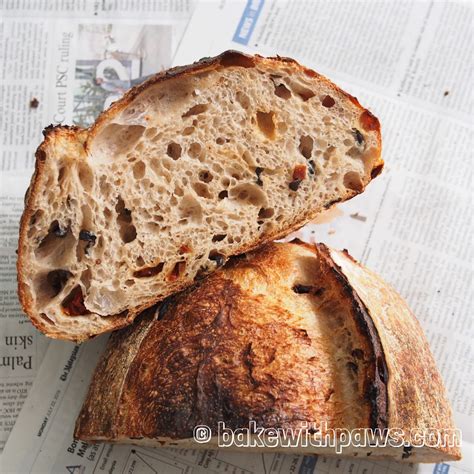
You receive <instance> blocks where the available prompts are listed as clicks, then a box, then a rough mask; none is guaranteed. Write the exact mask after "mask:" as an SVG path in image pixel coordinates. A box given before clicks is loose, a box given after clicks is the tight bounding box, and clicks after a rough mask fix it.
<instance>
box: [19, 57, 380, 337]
mask: <svg viewBox="0 0 474 474" xmlns="http://www.w3.org/2000/svg"><path fill="white" fill-rule="evenodd" d="M282 62H284V63H288V64H289V65H291V67H294V68H296V69H297V70H301V71H303V72H304V73H305V74H307V75H308V76H311V77H318V78H320V79H321V80H322V81H324V82H326V83H327V84H328V86H329V87H330V88H332V89H333V90H334V91H337V92H339V93H341V94H343V95H344V96H346V97H347V98H348V99H349V100H351V102H352V103H354V104H355V105H356V106H357V107H359V108H360V110H361V116H362V115H363V114H367V116H370V117H371V118H372V120H371V122H370V123H371V130H376V132H377V140H378V144H379V147H378V150H377V154H378V156H377V160H376V161H375V162H374V164H373V169H372V177H375V176H377V174H379V173H380V171H381V170H382V167H383V160H382V159H381V157H380V151H381V135H380V124H379V122H378V120H377V119H376V118H375V117H373V115H372V114H370V112H369V111H368V110H366V109H364V108H363V107H362V106H361V105H360V104H359V102H358V101H357V99H356V98H355V97H352V96H351V95H350V94H347V93H346V92H344V91H342V90H341V89H339V88H338V87H337V86H336V85H334V84H333V83H331V82H330V81H329V80H328V79H327V78H325V77H324V76H321V75H320V74H318V73H316V72H315V71H312V70H311V69H308V68H305V67H304V66H302V65H300V64H299V63H298V62H296V61H295V60H293V59H291V58H284V57H279V56H277V57H274V58H265V57H262V56H259V55H256V56H249V55H246V54H243V53H240V52H238V51H225V52H224V53H222V54H220V55H219V56H216V57H213V58H203V59H201V60H200V61H197V62H195V63H194V64H191V65H187V66H179V67H175V68H172V69H169V70H167V71H164V72H162V73H159V74H156V75H155V76H153V77H151V78H150V79H148V80H147V81H145V82H144V83H143V84H140V85H139V86H136V87H134V88H132V89H130V90H129V91H128V92H127V93H126V94H125V95H124V96H123V97H122V98H121V99H120V100H118V101H117V102H115V103H114V104H113V105H112V106H111V107H110V108H109V109H108V110H106V111H104V112H103V113H102V114H101V115H100V116H99V117H98V119H97V120H96V122H95V123H94V124H93V125H92V126H91V128H89V129H85V130H84V129H79V128H77V127H69V126H49V127H47V128H46V129H45V131H44V132H43V133H44V135H45V138H44V141H43V143H41V145H40V146H39V147H38V149H37V151H36V165H35V172H34V174H33V177H32V180H31V184H30V187H29V191H28V192H27V195H26V196H25V210H24V212H23V215H22V218H21V222H20V232H19V244H18V261H17V273H18V294H19V299H20V303H21V306H22V308H23V310H24V311H25V313H26V314H27V315H28V316H29V317H30V319H31V321H32V322H33V324H34V325H35V326H36V327H37V328H38V329H39V330H41V331H42V332H44V333H45V334H46V335H47V336H49V337H52V338H59V339H69V340H72V341H75V342H82V341H85V340H87V339H89V338H90V337H93V336H95V335H97V334H99V333H102V332H107V331H112V330H115V329H119V328H121V327H124V326H126V325H128V324H130V323H131V322H132V321H133V320H134V319H135V317H136V316H137V315H138V314H140V312H141V311H143V310H144V309H146V308H148V307H150V306H152V305H153V304H155V303H157V302H158V301H159V300H160V299H162V298H161V297H156V298H154V299H150V300H149V301H147V302H146V303H144V304H142V305H140V306H137V307H134V308H129V309H128V313H127V315H126V317H124V316H123V315H109V316H107V317H104V320H103V322H102V323H101V324H103V327H101V328H100V330H99V329H97V328H93V329H91V330H90V331H89V332H87V331H86V330H84V331H83V332H81V334H79V335H78V334H70V333H69V332H67V331H65V330H62V329H61V328H58V327H55V326H54V324H52V322H51V321H48V318H47V317H42V316H41V315H40V314H37V313H36V312H35V310H34V308H33V298H32V295H31V294H30V292H29V290H28V288H27V287H26V285H25V284H24V278H23V274H24V269H25V268H26V267H27V266H28V261H27V260H26V253H27V252H26V251H24V248H25V245H26V242H27V236H26V234H27V229H28V223H29V220H30V218H31V216H32V212H33V207H34V202H35V197H36V195H37V194H38V193H39V192H41V186H40V182H41V178H42V171H43V167H44V161H45V156H46V150H47V149H48V147H49V146H50V145H51V143H52V142H53V141H54V140H59V139H62V138H65V139H66V140H70V141H75V142H79V143H82V146H83V147H84V150H86V151H87V149H88V148H89V144H90V143H91V140H93V138H94V136H95V135H96V134H97V133H98V131H99V130H100V128H101V127H102V126H103V125H104V124H105V123H106V122H107V121H108V120H110V119H112V118H113V117H115V116H116V115H117V114H119V113H120V112H121V111H122V110H123V109H124V108H125V107H127V106H128V105H129V104H130V103H131V102H132V101H133V100H134V99H135V98H137V97H138V96H139V95H140V94H141V93H143V92H144V91H146V90H147V89H148V88H149V87H150V86H153V85H154V84H157V83H160V82H163V81H171V80H174V79H177V78H182V77H184V76H187V75H193V74H198V73H203V72H206V71H212V70H216V69H219V68H226V67H233V66H237V67H255V66H256V65H258V64H268V63H282ZM363 190H364V186H362V187H361V188H360V189H357V190H348V191H347V193H346V195H345V197H344V199H341V200H347V199H350V198H352V197H353V196H355V195H357V194H359V193H360V192H363ZM338 201H340V200H338ZM338 201H335V202H338ZM335 202H333V203H329V204H328V205H327V206H326V207H329V206H330V205H332V204H334V203H335ZM316 215H317V211H315V210H314V209H307V212H306V213H305V214H304V215H301V216H300V219H299V221H296V222H294V224H293V226H292V227H291V228H287V229H284V230H280V231H273V232H269V233H267V234H266V235H264V236H263V237H261V238H258V239H256V240H255V241H253V242H249V243H248V244H247V245H245V246H242V248H241V249H240V252H242V253H243V252H247V251H250V250H253V249H255V248H258V247H259V246H261V245H263V244H265V243H268V242H271V241H273V240H276V239H279V238H282V237H285V236H286V235H288V234H289V233H291V232H293V231H295V230H297V229H299V228H300V227H302V226H303V225H305V224H306V223H307V222H308V221H310V220H312V219H314V218H315V217H316ZM188 285H189V283H187V282H177V283H175V284H174V285H173V284H170V292H169V294H172V293H175V292H177V291H181V290H182V289H184V288H186V287H187V286H188Z"/></svg>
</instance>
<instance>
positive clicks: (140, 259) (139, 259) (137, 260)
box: [135, 257, 145, 267]
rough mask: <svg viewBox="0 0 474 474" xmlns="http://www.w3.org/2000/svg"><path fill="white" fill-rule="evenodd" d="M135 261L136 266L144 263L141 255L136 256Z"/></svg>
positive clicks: (141, 265)
mask: <svg viewBox="0 0 474 474" xmlns="http://www.w3.org/2000/svg"><path fill="white" fill-rule="evenodd" d="M135 263H136V264H137V266H138V267H143V265H145V260H143V257H137V258H136V259H135Z"/></svg>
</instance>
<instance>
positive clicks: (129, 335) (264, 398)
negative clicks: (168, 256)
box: [75, 241, 460, 462]
mask: <svg viewBox="0 0 474 474" xmlns="http://www.w3.org/2000/svg"><path fill="white" fill-rule="evenodd" d="M295 247H296V248H295ZM298 247H302V248H305V249H306V250H307V251H308V252H307V253H302V252H301V251H300V250H299V249H298ZM311 255H312V257H311ZM297 260H300V261H301V262H303V261H306V262H307V263H306V264H307V265H310V263H309V262H310V261H313V262H314V264H315V263H316V262H317V261H318V260H319V262H320V267H321V269H322V272H323V274H324V280H325V281H326V282H331V281H335V282H336V287H337V288H340V292H339V293H337V292H336V293H334V294H333V297H335V298H337V299H338V300H339V301H341V304H342V305H343V307H344V308H346V310H347V311H348V312H349V313H348V314H350V315H351V317H352V318H353V319H354V321H355V322H356V325H355V326H354V327H357V328H358V332H355V333H354V332H353V333H352V336H351V337H352V338H353V340H354V341H355V342H354V343H355V344H356V346H357V347H359V350H360V351H362V352H364V353H365V354H366V356H367V357H368V360H369V361H370V362H369V363H368V364H367V366H365V368H364V367H362V366H360V367H359V370H358V371H357V374H358V377H359V383H360V385H359V386H360V387H363V389H362V390H361V391H360V393H359V396H357V395H355V394H354V398H353V399H351V402H350V404H349V405H348V406H347V407H346V408H347V409H349V410H350V409H352V410H353V411H356V410H357V409H358V408H360V407H363V410H362V412H361V413H362V414H361V415H360V416H359V417H357V418H355V419H350V418H347V417H346V418H345V417H344V416H341V413H344V405H340V404H337V403H336V404H335V405H334V406H332V405H325V401H326V402H327V400H326V399H325V398H324V397H323V398H317V396H315V393H317V392H318V390H321V387H320V386H315V385H314V382H312V381H314V380H318V378H324V373H325V371H328V370H329V371H330V372H331V371H335V370H339V369H336V368H334V367H332V366H331V365H329V366H326V365H324V366H323V369H324V370H322V371H320V372H317V371H316V372H314V371H312V364H313V360H314V357H315V356H314V354H313V353H311V352H310V351H309V349H308V347H311V345H312V344H315V343H316V342H315V341H316V340H317V338H315V337H316V336H315V334H313V333H312V332H311V331H309V330H308V329H307V328H306V329H301V328H302V327H305V326H302V321H301V320H299V319H298V318H296V313H297V312H298V311H297V307H298V306H297V304H298V303H297V302H298V298H300V297H301V296H299V295H288V293H285V294H284V287H285V285H286V286H287V285H288V282H287V280H288V278H289V276H288V275H289V273H288V272H289V271H290V270H291V271H292V272H294V268H292V267H291V265H292V264H294V263H295V262H296V261H297ZM317 271H318V270H316V265H315V270H314V272H315V273H316V272H317ZM301 276H302V274H301V275H299V277H301ZM297 281H298V279H297ZM361 285H363V288H364V290H363V291H361V290H360V288H361ZM256 287H257V288H259V290H258V291H261V292H262V293H261V298H256V297H255V291H254V289H255V288H256ZM258 291H257V293H258ZM326 291H328V288H326ZM278 295H282V297H281V299H278V298H279V296H278ZM272 298H276V299H277V301H278V303H277V305H279V306H278V307H280V308H281V309H280V310H275V307H274V306H273V304H272ZM262 301H264V304H263V305H262V304H261V303H262ZM284 308H295V315H294V317H290V316H289V315H288V313H286V312H285V309H284ZM250 311H252V312H251V313H250V315H249V312H250ZM274 311H277V312H276V313H274ZM334 311H335V312H334V314H333V317H336V314H337V311H336V310H334ZM269 314H271V315H273V316H272V317H271V318H270V320H271V321H272V322H271V325H268V324H266V326H265V331H264V332H263V333H262V334H260V329H261V327H262V324H263V323H268V321H269V316H268V315H269ZM272 318H273V319H272ZM286 322H287V323H286ZM280 324H281V326H280ZM287 324H288V325H287ZM394 329H396V330H397V333H396V334H393V332H392V331H393V330H394ZM413 331H415V333H413ZM249 341H250V343H249ZM339 342H341V341H339ZM401 343H405V344H406V346H407V347H406V348H405V350H404V351H403V352H400V344H401ZM262 351H263V352H262ZM286 353H287V354H286ZM418 354H421V355H422V357H418ZM286 356H287V359H285V357H286ZM318 357H319V358H320V357H321V354H319V355H318ZM285 360H288V361H289V362H288V363H285ZM262 361H263V362H262ZM272 363H274V364H276V368H275V369H274V370H273V369H272ZM413 363H415V370H413V371H412V367H413V366H412V365H411V364H413ZM262 367H264V369H262ZM317 370H320V367H318V369H317ZM318 373H319V376H318V375H317V374H318ZM433 381H435V383H436V387H435V388H434V387H433V385H432V384H433ZM345 382H346V383H347V384H348V383H349V381H348V380H346V381H345ZM104 387H107V390H104ZM335 390H336V394H335V395H334V396H337V395H338V394H339V393H340V392H341V391H343V387H341V386H337V387H335ZM434 393H435V394H434ZM413 394H416V396H415V398H414V399H413V400H410V399H409V398H408V396H413ZM281 400H283V403H280V402H281ZM318 404H319V405H320V406H321V410H322V411H318V410H314V406H315V405H318ZM336 407H337V408H336ZM315 414H316V415H318V416H321V417H323V418H324V419H325V420H328V422H329V425H330V427H332V428H334V427H340V428H347V429H352V428H369V427H370V428H379V429H381V430H383V429H386V428H397V429H403V430H405V432H406V433H408V432H409V430H412V429H418V430H420V429H428V428H435V429H453V428H454V425H453V422H452V415H451V409H450V406H449V402H448V400H447V397H446V393H445V390H444V387H443V383H442V380H441V378H440V375H439V373H438V371H437V369H436V366H435V363H434V360H433V357H432V355H431V353H430V351H429V347H428V343H427V341H426V339H425V338H424V335H423V332H422V330H421V328H420V326H419V324H418V322H417V321H416V319H415V317H414V316H413V314H412V313H411V312H410V310H409V309H408V307H407V306H406V303H405V302H404V301H403V300H401V298H400V297H399V296H398V295H397V294H396V293H395V291H394V290H393V289H391V288H390V287H389V286H388V285H387V284H386V283H384V282H383V281H382V280H381V279H380V278H379V277H378V276H376V275H375V274H373V273H372V272H370V271H369V270H367V269H366V268H364V267H363V266H361V265H360V264H358V263H357V262H356V261H354V260H353V259H352V258H351V257H350V256H349V255H348V254H347V253H343V252H338V251H335V250H332V249H329V248H328V247H326V246H325V245H322V244H319V245H316V246H312V245H309V244H305V243H303V242H300V241H294V242H292V243H287V244H276V243H272V244H268V245H266V246H264V247H263V248H262V249H260V250H259V252H258V253H257V252H254V253H251V254H248V255H247V256H246V257H243V258H240V259H239V258H234V259H232V260H231V261H230V262H229V264H227V265H226V267H225V268H223V269H221V270H219V271H217V272H215V273H214V274H213V275H211V276H210V277H209V278H208V279H207V280H206V281H205V282H202V283H201V284H198V285H197V286H196V287H194V288H190V289H188V290H186V291H185V292H183V293H182V294H179V295H175V296H174V297H171V299H167V300H165V303H164V305H162V306H159V307H158V308H157V309H156V311H154V310H152V309H150V310H148V311H147V312H146V313H145V314H144V315H143V317H141V318H139V320H138V321H137V323H136V325H134V326H133V327H129V328H126V329H124V330H122V331H118V332H115V333H114V334H112V336H111V339H110V341H109V343H108V346H107V348H106V351H105V353H104V355H103V357H102V359H101V360H100V362H99V364H98V366H97V368H96V371H95V374H94V376H93V380H92V383H91V385H90V388H89V392H88V395H87V397H86V400H85V402H84V405H83V407H82V410H81V412H80V414H79V416H78V419H77V421H76V428H75V437H76V438H79V439H82V440H85V441H114V442H132V443H144V444H148V445H175V444H177V445H181V444H182V443H185V445H186V446H192V442H190V441H191V438H192V430H193V427H194V426H196V425H198V424H205V425H207V426H209V427H211V429H213V430H215V427H216V425H217V422H218V421H224V422H225V423H226V426H227V427H229V428H232V429H237V428H245V427H247V426H248V424H249V421H250V420H253V421H255V422H256V424H257V426H261V427H265V428H270V427H271V428H297V427H298V426H300V425H299V424H300V423H301V421H307V422H318V421H321V420H315V419H311V418H310V417H311V416H314V415H315ZM404 441H405V442H406V443H407V446H408V447H407V448H406V449H405V450H404V451H403V452H402V451H400V453H399V456H400V459H399V460H402V461H405V460H407V461H412V460H413V461H415V462H428V461H430V462H433V459H436V460H439V459H447V460H456V459H459V458H460V452H459V449H458V448H457V447H445V448H436V449H434V450H433V451H432V452H430V453H429V455H430V456H435V457H424V456H426V454H423V453H420V452H418V451H417V450H416V449H413V451H412V449H411V447H410V444H411V442H412V441H413V440H412V439H411V438H410V436H406V437H405V438H404ZM186 443H187V444H186ZM183 445H184V444H183ZM196 447H197V446H196ZM294 452H298V450H297V449H295V450H294ZM372 454H373V457H377V450H376V449H374V452H373V453H372ZM412 454H413V457H411V455H412Z"/></svg>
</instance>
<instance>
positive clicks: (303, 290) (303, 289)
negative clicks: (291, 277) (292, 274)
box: [293, 285, 313, 295]
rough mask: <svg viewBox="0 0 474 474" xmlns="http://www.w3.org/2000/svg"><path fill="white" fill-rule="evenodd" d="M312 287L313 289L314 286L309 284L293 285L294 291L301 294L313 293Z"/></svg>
mask: <svg viewBox="0 0 474 474" xmlns="http://www.w3.org/2000/svg"><path fill="white" fill-rule="evenodd" d="M312 289H313V287H312V286H308V285H295V286H294V287H293V291H294V292H295V293H298V294H299V295H304V294H307V293H311V290H312Z"/></svg>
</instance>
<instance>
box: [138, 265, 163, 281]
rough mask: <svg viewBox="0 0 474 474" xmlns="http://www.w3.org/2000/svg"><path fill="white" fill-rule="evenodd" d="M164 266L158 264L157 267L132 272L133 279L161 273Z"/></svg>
mask: <svg viewBox="0 0 474 474" xmlns="http://www.w3.org/2000/svg"><path fill="white" fill-rule="evenodd" d="M164 266H165V264H164V262H160V263H158V265H154V266H153V267H145V268H140V269H139V270H136V271H134V272H133V276H134V277H135V278H149V277H152V276H155V275H158V274H159V273H161V272H162V271H163V267H164Z"/></svg>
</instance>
